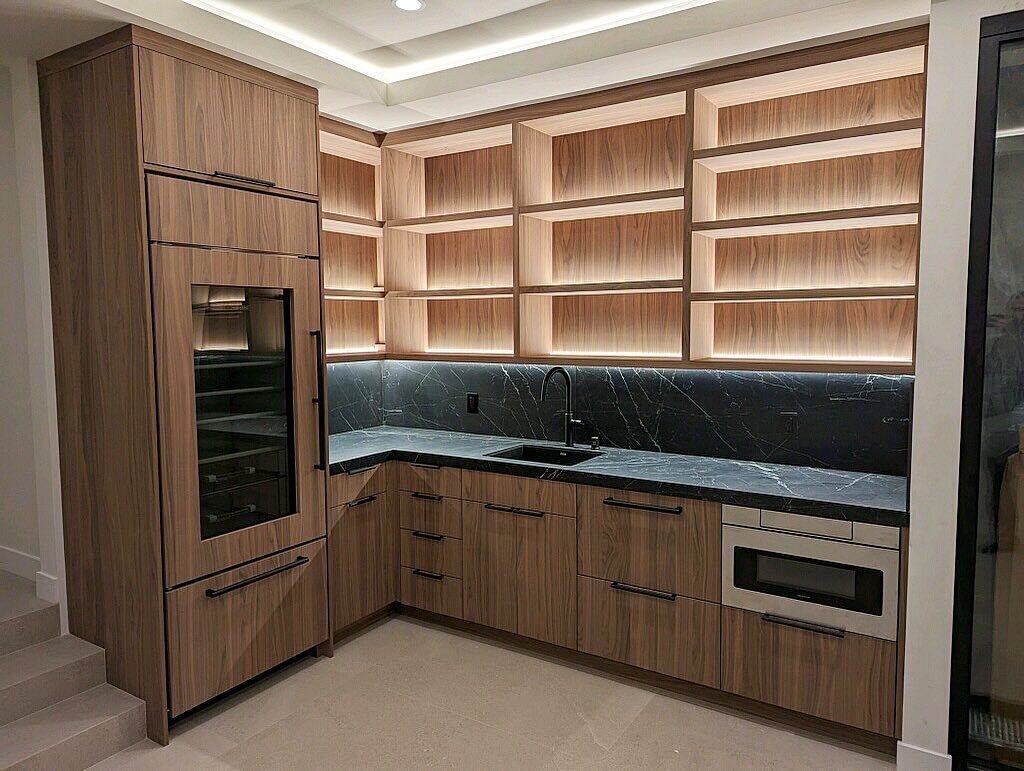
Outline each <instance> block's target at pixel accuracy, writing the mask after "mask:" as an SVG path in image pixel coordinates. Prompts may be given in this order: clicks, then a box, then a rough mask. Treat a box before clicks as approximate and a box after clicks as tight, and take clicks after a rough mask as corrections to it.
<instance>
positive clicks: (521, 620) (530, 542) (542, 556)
mask: <svg viewBox="0 0 1024 771" xmlns="http://www.w3.org/2000/svg"><path fill="white" fill-rule="evenodd" d="M466 507H467V508H469V504H466ZM513 516H515V519H516V523H515V525H516V548H515V580H516V595H515V608H516V632H517V633H518V634H521V635H524V636H525V637H533V638H535V639H537V640H544V641H545V642H549V643H553V644H555V645H561V646H562V647H563V648H575V647H576V520H575V519H574V518H573V517H560V516H556V515H554V514H545V515H544V516H543V517H531V516H522V515H518V516H517V515H513ZM467 586H468V581H467ZM467 607H468V605H467ZM467 617H468V614H467Z"/></svg>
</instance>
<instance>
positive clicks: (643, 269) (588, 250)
mask: <svg viewBox="0 0 1024 771" xmlns="http://www.w3.org/2000/svg"><path fill="white" fill-rule="evenodd" d="M551 264H552V267H551V283H555V284H585V283H587V282H591V281H641V280H648V281H657V280H659V279H666V278H678V279H680V280H681V279H682V276H683V212H682V211H674V212H651V213H647V214H630V215H627V216H623V217H600V218H597V219H584V220H566V221H563V222H555V223H553V224H552V226H551Z"/></svg>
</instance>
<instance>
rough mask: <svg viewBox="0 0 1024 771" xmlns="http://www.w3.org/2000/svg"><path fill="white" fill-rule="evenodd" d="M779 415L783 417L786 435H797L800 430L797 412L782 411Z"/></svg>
mask: <svg viewBox="0 0 1024 771" xmlns="http://www.w3.org/2000/svg"><path fill="white" fill-rule="evenodd" d="M779 416H780V417H781V418H782V430H783V431H785V433H786V436H796V435H797V432H798V430H799V427H798V426H797V420H796V418H797V413H795V412H780V413H779Z"/></svg>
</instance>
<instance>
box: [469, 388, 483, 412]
mask: <svg viewBox="0 0 1024 771" xmlns="http://www.w3.org/2000/svg"><path fill="white" fill-rule="evenodd" d="M466 412H473V413H476V412H480V394H474V393H467V394H466Z"/></svg>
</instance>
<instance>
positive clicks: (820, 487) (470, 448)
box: [330, 426, 910, 526]
mask: <svg viewBox="0 0 1024 771" xmlns="http://www.w3.org/2000/svg"><path fill="white" fill-rule="evenodd" d="M524 443H528V444H553V443H551V442H538V441H534V440H523V439H516V438H514V437H512V438H510V437H497V436H481V435H479V434H461V433H456V432H452V431H433V430H428V429H419V428H401V427H398V426H377V427H375V428H367V429H363V430H361V431H349V432H346V433H343V434H332V435H331V437H330V456H331V458H330V460H331V473H332V474H339V473H344V472H346V471H352V470H355V469H358V468H360V467H363V466H367V465H370V464H373V463H380V462H382V461H385V460H405V461H412V462H416V463H435V464H441V465H445V466H455V467H458V468H464V469H473V470H476V471H494V472H498V473H502V474H516V475H519V476H528V477H535V478H538V479H554V480H559V481H563V482H574V483H578V484H590V485H600V486H603V487H614V488H617V489H621V490H639V491H643V492H647V493H656V494H662V495H678V496H682V497H686V498H700V499H704V500H709V501H719V502H721V503H732V504H736V505H739V506H751V507H754V508H765V509H773V510H775V511H790V512H794V513H798V514H810V515H812V516H819V517H828V518H830V519H844V520H850V521H854V522H868V523H873V524H879V525H895V526H905V525H907V524H909V521H910V518H909V515H908V514H907V510H906V495H907V493H906V489H907V480H906V478H905V477H899V476H889V475H886V474H866V473H859V472H855V471H831V470H828V469H817V468H809V467H804V466H784V465H781V464H776V463H756V462H753V461H740V460H727V459H723V458H705V457H700V456H696V455H675V454H672V453H660V452H644V451H641V450H620V449H616V448H613V447H606V448H602V452H603V453H604V454H603V455H601V456H600V457H598V458H592V459H590V460H586V461H583V462H582V463H578V464H577V465H575V466H568V467H566V466H553V465H548V464H544V463H533V462H524V461H518V460H510V459H506V458H490V457H487V453H490V452H494V451H495V450H502V449H505V448H507V447H512V446H514V445H517V444H524Z"/></svg>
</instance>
